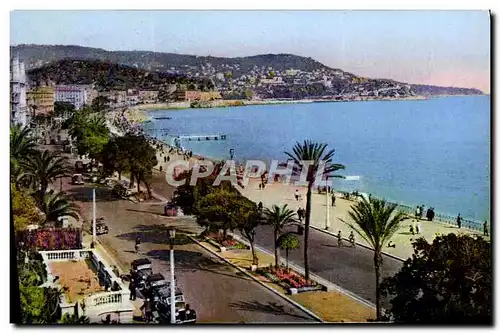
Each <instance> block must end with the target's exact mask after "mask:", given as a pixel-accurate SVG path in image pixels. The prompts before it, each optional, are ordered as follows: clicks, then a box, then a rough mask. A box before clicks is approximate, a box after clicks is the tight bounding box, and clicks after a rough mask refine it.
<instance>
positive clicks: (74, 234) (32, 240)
mask: <svg viewBox="0 0 500 333" xmlns="http://www.w3.org/2000/svg"><path fill="white" fill-rule="evenodd" d="M20 239H22V240H23V242H24V246H25V248H29V249H34V250H45V251H46V250H74V249H81V248H82V232H81V230H80V229H76V228H43V229H36V230H32V231H24V232H22V233H21V235H20Z"/></svg>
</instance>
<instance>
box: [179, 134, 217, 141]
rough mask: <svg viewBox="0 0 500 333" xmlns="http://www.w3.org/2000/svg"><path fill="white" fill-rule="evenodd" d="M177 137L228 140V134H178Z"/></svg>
mask: <svg viewBox="0 0 500 333" xmlns="http://www.w3.org/2000/svg"><path fill="white" fill-rule="evenodd" d="M177 138H178V139H182V140H187V141H212V140H213V141H218V140H226V134H204V135H178V136H177Z"/></svg>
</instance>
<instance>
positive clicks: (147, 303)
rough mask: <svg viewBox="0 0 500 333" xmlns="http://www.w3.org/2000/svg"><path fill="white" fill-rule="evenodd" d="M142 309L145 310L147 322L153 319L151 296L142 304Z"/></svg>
mask: <svg viewBox="0 0 500 333" xmlns="http://www.w3.org/2000/svg"><path fill="white" fill-rule="evenodd" d="M141 310H143V312H144V319H145V320H146V322H150V321H151V320H152V319H153V308H152V305H151V301H150V299H149V298H146V300H145V301H144V304H143V305H142V306H141Z"/></svg>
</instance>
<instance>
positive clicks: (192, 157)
mask: <svg viewBox="0 0 500 333" xmlns="http://www.w3.org/2000/svg"><path fill="white" fill-rule="evenodd" d="M127 111H128V110H127ZM127 111H124V113H127ZM115 112H116V111H115ZM127 122H128V123H129V124H131V126H132V127H135V128H136V129H137V130H139V131H140V132H143V133H144V134H146V135H147V137H148V139H149V140H152V142H154V144H157V145H160V147H162V148H161V149H158V148H157V147H156V146H155V150H156V152H157V158H158V162H159V163H158V166H157V167H155V168H156V169H157V170H158V169H159V166H160V165H163V164H164V163H165V162H164V159H163V155H162V153H163V154H165V155H169V154H175V155H177V156H175V157H174V156H171V159H170V161H173V160H175V159H178V158H179V157H183V156H184V157H187V156H189V157H187V161H190V162H191V161H193V162H194V161H211V162H213V163H219V162H221V161H224V159H219V158H209V157H205V156H202V155H199V154H194V153H193V152H191V151H187V150H184V149H182V148H177V147H174V146H171V145H169V144H168V143H166V142H163V141H161V140H160V139H157V138H155V137H153V136H151V135H149V134H148V133H145V132H144V131H143V129H142V128H141V123H142V122H141V121H139V120H133V119H129V118H128V117H127ZM120 135H122V134H120ZM176 157H177V158H176ZM172 158H175V159H172ZM167 163H168V162H167ZM163 170H166V168H165V166H163ZM277 183H278V184H279V182H277ZM293 186H296V185H293ZM302 187H305V186H302ZM343 192H345V191H335V193H336V194H337V196H340V195H341V194H342V193H343ZM313 193H317V189H315V191H313ZM366 194H367V195H369V193H366ZM373 197H375V198H378V197H377V196H373ZM390 202H392V203H395V204H397V205H398V209H400V210H403V211H405V212H408V213H409V214H410V215H413V211H414V210H415V207H416V205H415V206H411V205H409V204H406V203H403V202H398V201H397V200H396V201H390ZM435 214H436V215H435V220H434V221H435V222H437V223H446V224H452V225H454V224H455V222H454V221H455V219H456V216H452V215H449V214H447V213H441V212H439V211H435ZM434 221H433V222H434ZM462 221H463V222H462V223H463V225H464V228H465V225H466V224H473V225H475V226H477V228H482V223H483V222H484V221H482V220H477V219H475V218H472V217H465V216H462ZM488 227H489V230H491V221H490V222H489V223H488Z"/></svg>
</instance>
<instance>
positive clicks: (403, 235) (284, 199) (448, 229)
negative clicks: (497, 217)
mask: <svg viewBox="0 0 500 333" xmlns="http://www.w3.org/2000/svg"><path fill="white" fill-rule="evenodd" d="M259 183H260V180H255V179H252V180H250V181H249V183H248V186H246V187H245V188H244V189H241V190H240V192H241V193H242V194H243V195H245V196H246V197H248V198H249V199H250V200H252V201H254V202H256V203H258V202H262V204H263V205H264V207H271V206H272V205H285V204H287V205H288V207H289V208H290V209H293V210H294V211H297V209H299V208H300V207H302V208H304V209H305V207H306V200H305V199H306V193H307V188H305V187H302V186H294V185H284V184H282V183H273V184H268V185H266V188H265V189H263V190H260V189H259ZM296 189H298V191H299V193H300V194H301V196H302V200H301V201H297V200H295V190H296ZM329 199H330V200H329V201H330V202H329V203H328V204H329V205H330V228H329V230H328V232H330V233H332V235H335V236H336V235H337V233H338V231H339V230H341V232H342V236H343V237H344V238H348V237H349V234H350V232H351V228H350V227H349V226H347V225H346V224H345V223H343V222H342V221H341V219H342V220H344V221H347V222H352V219H351V218H350V217H349V215H348V212H349V211H350V210H351V207H352V205H354V203H355V202H353V201H349V200H345V199H341V198H340V197H339V194H338V193H337V194H336V201H335V207H332V206H331V195H330V196H329ZM416 222H417V221H416V219H414V218H412V219H409V220H406V221H404V222H403V225H402V227H401V229H400V230H399V231H398V232H396V234H395V235H394V236H393V238H392V241H393V242H394V243H395V244H396V247H395V248H392V247H391V248H388V247H386V248H385V249H384V251H385V252H386V253H389V254H391V255H394V256H396V257H400V258H403V259H406V258H409V257H410V256H411V255H412V253H413V247H412V245H411V243H412V240H414V239H416V238H419V237H424V238H425V239H426V240H427V241H428V242H432V240H433V239H434V238H435V235H436V233H438V234H442V235H446V234H449V233H463V234H466V235H482V233H480V232H477V231H472V230H469V229H464V228H461V229H459V228H458V227H457V226H453V225H449V224H445V223H440V222H434V221H433V222H430V221H427V219H425V220H419V223H420V234H415V235H412V234H411V233H410V225H411V224H412V223H413V224H414V225H415V223H416ZM311 226H312V227H314V228H316V229H318V230H325V226H326V195H325V194H318V193H317V191H313V194H312V205H311ZM354 235H355V239H356V242H359V243H361V244H363V245H368V244H367V242H366V241H365V240H364V239H362V238H361V237H360V236H359V235H357V234H356V233H354Z"/></svg>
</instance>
